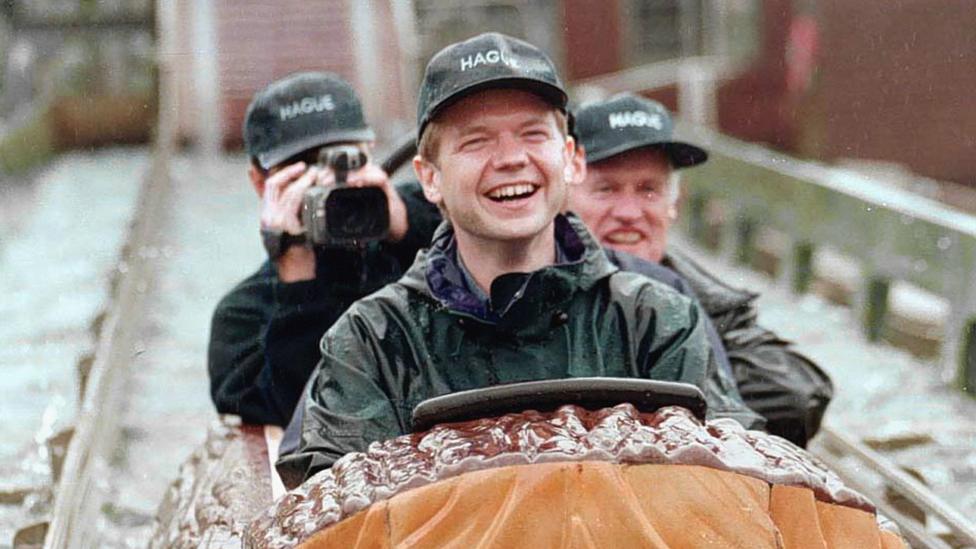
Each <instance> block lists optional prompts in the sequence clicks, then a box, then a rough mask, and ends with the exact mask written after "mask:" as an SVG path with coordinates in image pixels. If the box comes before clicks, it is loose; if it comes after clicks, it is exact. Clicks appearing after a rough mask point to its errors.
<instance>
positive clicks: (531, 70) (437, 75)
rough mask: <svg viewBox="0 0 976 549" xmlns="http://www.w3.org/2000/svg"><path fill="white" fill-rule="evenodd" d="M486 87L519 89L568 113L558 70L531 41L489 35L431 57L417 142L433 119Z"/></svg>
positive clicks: (419, 111) (419, 109)
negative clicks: (458, 101)
mask: <svg viewBox="0 0 976 549" xmlns="http://www.w3.org/2000/svg"><path fill="white" fill-rule="evenodd" d="M486 88H517V89H524V90H526V91H530V92H533V93H536V94H538V95H539V96H540V97H542V98H543V99H545V100H546V101H547V102H549V103H551V104H552V105H553V106H554V107H556V108H558V109H560V110H563V111H565V110H566V90H564V89H563V84H562V82H561V81H560V80H559V75H558V74H557V73H556V66H555V65H553V63H552V60H551V59H549V56H547V55H546V54H545V53H543V52H542V50H540V49H539V48H537V47H535V46H533V45H532V44H529V43H528V42H525V41H522V40H519V39H517V38H512V37H511V36H506V35H504V34H499V33H497V32H489V33H485V34H479V35H478V36H475V37H474V38H470V39H468V40H465V41H464V42H457V43H455V44H451V45H450V46H447V47H446V48H444V49H442V50H441V51H440V52H438V53H437V54H435V55H434V57H432V58H431V60H430V63H427V70H426V71H424V81H423V84H422V85H421V86H420V100H419V101H418V104H417V139H418V141H419V140H420V137H421V136H423V134H424V129H425V128H426V127H427V124H428V123H429V122H430V121H431V119H432V118H433V117H434V116H436V115H437V113H438V112H440V111H441V110H442V109H444V108H445V107H447V106H448V105H450V104H452V103H454V102H455V101H457V100H459V99H461V98H463V97H465V96H467V95H469V94H472V93H474V92H477V91H480V90H483V89H486Z"/></svg>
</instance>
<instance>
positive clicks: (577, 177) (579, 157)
mask: <svg viewBox="0 0 976 549" xmlns="http://www.w3.org/2000/svg"><path fill="white" fill-rule="evenodd" d="M572 165H573V179H572V180H570V183H572V184H574V185H580V184H582V183H583V181H585V180H586V148H585V147H583V145H578V146H577V147H576V150H574V151H573V161H572Z"/></svg>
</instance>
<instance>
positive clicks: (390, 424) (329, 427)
mask: <svg viewBox="0 0 976 549" xmlns="http://www.w3.org/2000/svg"><path fill="white" fill-rule="evenodd" d="M380 345H381V343H380V341H379V339H378V338H377V336H376V334H375V333H374V332H373V331H372V327H371V326H369V323H368V322H367V321H365V319H364V317H363V316H360V315H358V314H356V313H355V312H353V313H351V314H347V315H345V316H343V318H341V319H340V320H339V321H338V322H337V323H336V325H335V326H334V327H333V328H332V329H331V330H329V332H328V333H327V334H326V336H325V337H324V338H323V339H322V360H321V361H320V363H319V365H318V368H316V370H315V373H314V374H313V375H314V377H313V379H312V381H311V384H310V387H309V391H308V394H307V395H306V398H305V401H304V403H303V407H304V408H303V415H304V417H303V420H302V428H301V438H300V441H299V445H298V449H297V451H295V452H294V453H293V454H291V455H287V456H282V457H281V458H280V459H279V460H278V462H277V464H276V467H277V469H278V471H279V473H280V475H281V477H282V479H288V482H289V483H291V484H295V483H297V482H302V481H304V480H307V479H308V478H309V477H311V476H312V475H314V474H315V473H317V472H319V471H322V470H324V469H328V468H329V467H331V466H332V464H333V463H335V462H336V460H338V459H339V458H340V457H342V456H343V455H345V454H347V453H349V452H358V451H363V450H365V449H366V447H367V446H368V445H369V443H371V442H373V441H377V440H387V439H390V438H393V437H396V436H399V435H400V434H402V433H403V432H405V431H406V426H405V425H404V421H405V419H404V418H402V417H400V414H399V413H398V410H397V409H396V406H395V405H394V402H395V401H396V399H397V397H396V395H392V394H390V391H389V390H388V388H387V385H386V383H385V382H384V381H383V379H382V376H381V375H380V373H379V372H381V371H383V370H385V369H387V368H388V367H389V365H384V364H383V362H384V361H385V358H384V355H383V354H382V351H380V350H379V349H380Z"/></svg>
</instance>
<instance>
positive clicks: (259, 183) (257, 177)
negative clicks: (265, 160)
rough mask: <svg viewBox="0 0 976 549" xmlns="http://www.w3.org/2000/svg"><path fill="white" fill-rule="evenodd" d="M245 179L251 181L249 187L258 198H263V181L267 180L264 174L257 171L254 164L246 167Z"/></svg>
mask: <svg viewBox="0 0 976 549" xmlns="http://www.w3.org/2000/svg"><path fill="white" fill-rule="evenodd" d="M247 177H248V178H250V180H251V186H252V187H254V192H256V193H258V198H261V197H263V196H264V181H265V180H266V179H267V177H265V174H264V172H262V171H261V170H259V169H258V168H257V166H255V165H254V164H251V165H250V166H248V167H247Z"/></svg>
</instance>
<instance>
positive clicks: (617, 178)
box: [569, 94, 833, 446]
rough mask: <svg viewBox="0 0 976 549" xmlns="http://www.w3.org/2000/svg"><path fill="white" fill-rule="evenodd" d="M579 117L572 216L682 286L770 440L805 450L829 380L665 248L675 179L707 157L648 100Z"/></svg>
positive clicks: (708, 277)
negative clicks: (580, 161)
mask: <svg viewBox="0 0 976 549" xmlns="http://www.w3.org/2000/svg"><path fill="white" fill-rule="evenodd" d="M575 115H576V128H575V130H576V135H577V136H578V137H579V139H580V141H581V144H582V145H583V148H584V149H585V153H586V168H585V170H584V172H585V177H584V178H583V181H582V184H580V185H574V186H573V189H572V192H571V193H570V200H569V209H570V210H571V211H574V212H576V213H577V214H579V216H580V218H582V219H583V221H585V222H586V224H587V226H588V227H589V228H590V230H592V231H593V232H594V234H595V235H596V237H597V238H598V239H599V241H600V242H601V243H602V244H603V245H605V246H607V247H608V248H611V249H614V250H618V251H622V252H626V253H629V254H631V255H634V256H636V257H638V258H640V259H644V260H646V261H651V262H654V263H659V264H661V265H663V266H665V267H667V268H669V269H671V270H672V271H674V272H675V273H677V275H678V276H680V277H681V279H682V280H683V281H684V282H685V283H686V285H687V286H688V287H690V288H691V290H692V291H693V293H694V294H695V295H696V296H697V297H698V298H699V299H700V300H701V304H702V307H703V308H704V309H705V311H706V312H707V313H708V315H709V317H710V318H711V321H712V324H713V325H714V326H715V327H716V328H717V330H718V334H719V336H720V337H721V342H722V345H723V346H724V348H725V351H726V353H727V355H728V358H729V364H730V365H731V368H732V374H733V376H734V377H735V382H736V385H737V386H738V389H739V392H740V393H741V395H742V398H743V399H744V400H745V403H746V405H748V406H749V407H750V408H751V409H753V410H754V411H756V412H757V413H759V414H760V415H761V416H763V417H764V418H765V419H766V429H767V430H768V431H769V432H770V433H773V434H775V435H779V436H782V437H784V438H786V439H789V440H790V441H792V442H794V443H796V444H797V445H800V446H805V445H806V443H807V441H808V440H809V439H810V438H811V437H812V436H813V435H814V434H815V433H816V432H817V430H818V429H819V428H820V422H821V420H822V418H823V414H824V412H825V410H826V408H827V405H828V404H829V402H830V399H831V397H832V396H833V386H832V384H831V381H830V378H829V377H828V376H827V374H826V373H824V372H823V370H821V369H820V368H819V367H818V366H817V365H816V364H814V363H813V362H811V361H810V360H809V359H807V358H806V357H804V356H803V355H801V354H799V353H797V352H796V351H795V350H794V349H793V348H792V346H791V345H790V343H789V342H788V341H786V340H784V339H782V338H780V337H778V336H777V335H776V334H775V333H773V332H772V331H770V330H766V329H764V328H762V327H761V326H759V325H758V324H757V322H756V318H757V310H756V305H755V301H756V299H757V297H758V294H755V293H752V292H746V291H742V290H739V289H737V288H733V287H731V286H729V285H727V284H725V283H724V282H722V281H721V280H719V279H718V278H716V277H715V276H713V275H712V274H711V273H709V272H707V271H705V270H704V269H702V268H701V267H700V266H699V265H697V264H696V263H694V262H693V261H691V260H690V259H688V258H687V257H685V256H683V255H682V254H681V253H680V252H677V251H676V250H673V249H669V248H668V245H667V244H668V233H669V231H670V229H671V226H672V224H673V223H674V221H675V220H676V218H677V216H678V210H677V201H678V194H679V188H680V187H679V178H678V173H679V172H678V170H681V169H684V168H690V167H693V166H696V165H698V164H701V163H703V162H705V161H707V159H708V155H707V154H706V152H705V151H704V150H702V149H701V148H699V147H697V146H695V145H692V144H690V143H684V142H681V141H677V140H675V139H673V138H672V129H673V128H672V121H671V115H670V113H668V111H667V109H665V108H664V106H663V105H661V104H660V103H658V102H656V101H651V100H649V99H645V98H643V97H637V96H634V95H630V94H621V95H618V96H615V97H613V98H610V99H608V100H606V101H599V102H594V103H590V104H587V105H584V106H582V107H580V108H579V109H577V110H576V111H575Z"/></svg>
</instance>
